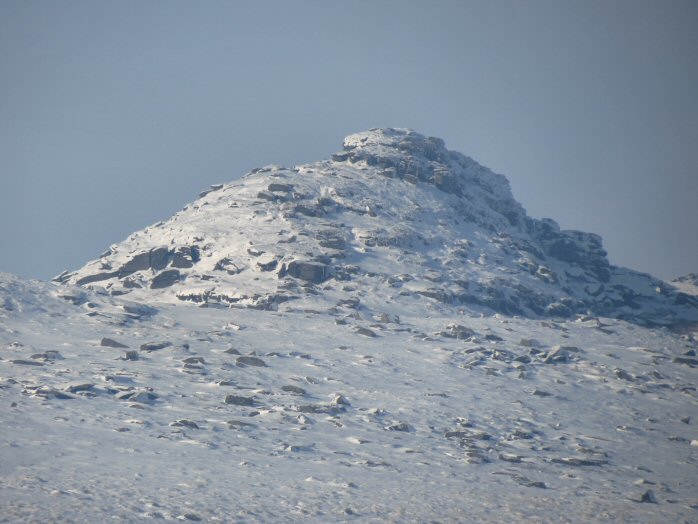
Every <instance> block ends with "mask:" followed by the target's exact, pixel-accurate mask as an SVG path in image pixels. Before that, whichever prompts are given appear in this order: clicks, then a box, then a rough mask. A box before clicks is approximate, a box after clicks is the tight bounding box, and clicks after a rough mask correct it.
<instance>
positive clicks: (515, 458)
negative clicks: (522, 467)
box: [499, 453, 523, 464]
mask: <svg viewBox="0 0 698 524" xmlns="http://www.w3.org/2000/svg"><path fill="white" fill-rule="evenodd" d="M499 460H503V461H504V462H513V463H514V464H519V463H520V462H522V461H523V457H522V456H521V455H514V454H513V453H500V454H499Z"/></svg>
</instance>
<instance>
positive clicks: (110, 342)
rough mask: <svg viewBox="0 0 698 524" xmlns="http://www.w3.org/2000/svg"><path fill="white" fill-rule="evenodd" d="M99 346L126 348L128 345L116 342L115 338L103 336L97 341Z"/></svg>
mask: <svg viewBox="0 0 698 524" xmlns="http://www.w3.org/2000/svg"><path fill="white" fill-rule="evenodd" d="M99 345H100V346H105V347H110V348H127V347H128V346H127V345H126V344H122V343H121V342H117V341H116V340H114V339H112V338H106V337H105V338H103V339H102V340H101V342H100V343H99Z"/></svg>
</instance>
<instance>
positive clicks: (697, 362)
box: [672, 357, 698, 368]
mask: <svg viewBox="0 0 698 524" xmlns="http://www.w3.org/2000/svg"><path fill="white" fill-rule="evenodd" d="M672 362H675V363H676V364H685V365H686V366H689V367H692V368H695V367H698V359H695V358H686V357H674V360H672Z"/></svg>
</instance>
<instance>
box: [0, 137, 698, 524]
mask: <svg viewBox="0 0 698 524" xmlns="http://www.w3.org/2000/svg"><path fill="white" fill-rule="evenodd" d="M695 283H696V279H695V275H691V276H687V277H686V278H684V279H683V280H679V281H676V282H674V283H667V282H662V281H660V280H657V279H655V278H653V277H651V276H650V275H646V274H642V273H638V272H635V271H632V270H629V269H625V268H619V267H615V266H612V265H611V264H610V263H609V262H608V259H607V258H606V253H605V251H604V250H603V248H602V246H601V239H600V238H599V237H598V236H596V235H593V234H589V233H583V232H578V231H562V230H560V228H559V227H558V226H557V224H556V223H555V222H554V221H552V220H548V219H544V220H537V219H533V218H530V217H528V216H527V215H526V213H525V211H524V210H523V208H522V207H521V206H520V204H518V203H517V202H516V201H515V200H514V199H513V197H512V195H511V192H510V190H509V187H508V182H507V181H506V179H505V178H504V177H503V176H501V175H497V174H495V173H492V172H491V171H489V170H488V169H486V168H484V167H483V166H480V165H479V164H477V163H476V162H474V161H473V160H472V159H469V158H468V157H465V156H463V155H461V154H459V153H454V152H451V151H448V150H447V149H446V148H445V146H444V144H443V142H442V141H440V140H438V139H433V138H425V137H423V136H422V135H419V134H417V133H414V132H411V131H408V130H395V129H388V130H371V131H368V132H364V133H358V134H356V135H351V136H349V137H347V139H346V140H345V144H344V151H342V152H340V153H337V154H336V155H333V158H332V160H327V161H322V162H318V163H315V164H308V165H304V166H298V167H295V168H292V169H288V168H281V167H278V166H272V167H267V168H262V169H259V170H255V171H254V172H252V173H250V174H248V175H247V176H246V177H244V178H243V179H242V180H240V181H236V182H233V183H231V184H227V185H219V186H214V187H212V188H211V190H209V191H206V192H204V193H202V195H201V196H200V198H199V199H198V200H197V201H195V202H193V203H192V204H190V205H188V206H187V207H185V209H183V210H182V211H181V212H179V213H177V214H176V215H175V216H173V217H172V218H171V219H169V220H167V221H164V222H160V223H158V224H155V225H153V226H151V227H149V228H146V229H145V230H143V231H139V232H136V233H134V234H133V235H131V236H130V237H129V238H128V239H126V240H125V241H124V242H121V243H119V244H115V245H113V246H111V247H110V248H109V250H108V251H107V252H105V253H104V254H103V255H102V256H101V257H100V258H99V259H97V260H94V261H92V262H89V263H88V264H86V265H85V266H84V267H83V268H81V269H79V270H77V271H73V272H64V273H62V274H61V275H59V276H58V277H57V278H56V280H55V282H54V283H45V282H36V281H25V280H21V279H19V278H16V277H13V276H11V275H7V274H2V273H0V405H1V406H2V410H1V411H0V423H1V424H2V426H1V427H2V431H0V450H1V451H0V522H8V523H15V522H41V523H43V522H84V523H94V522H162V521H165V522H167V521H192V522H197V521H201V522H240V523H248V522H249V523H254V522H318V523H327V522H443V523H446V522H507V523H510V522H646V523H657V522H672V523H674V522H676V523H684V522H685V523H689V522H697V521H698V491H697V489H696V479H697V478H698V468H697V465H698V431H697V430H696V423H698V403H697V400H698V392H697V391H696V384H697V382H698V381H697V380H696V379H697V378H698V375H697V369H696V368H697V367H698V357H697V356H696V352H697V351H698V330H697V327H696V326H697V324H696V321H698V297H697V296H696V293H695V290H696V289H698V288H696V286H695Z"/></svg>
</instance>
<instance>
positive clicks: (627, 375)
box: [613, 368, 635, 382]
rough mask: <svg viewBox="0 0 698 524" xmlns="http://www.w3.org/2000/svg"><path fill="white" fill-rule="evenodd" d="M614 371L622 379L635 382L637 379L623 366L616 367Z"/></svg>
mask: <svg viewBox="0 0 698 524" xmlns="http://www.w3.org/2000/svg"><path fill="white" fill-rule="evenodd" d="M613 373H614V374H615V376H616V377H618V378H619V379H621V380H627V381H629V382H633V381H634V380H635V378H634V377H633V376H632V375H631V374H630V373H628V372H627V371H625V370H624V369H621V368H616V369H614V370H613Z"/></svg>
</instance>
